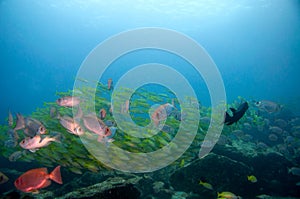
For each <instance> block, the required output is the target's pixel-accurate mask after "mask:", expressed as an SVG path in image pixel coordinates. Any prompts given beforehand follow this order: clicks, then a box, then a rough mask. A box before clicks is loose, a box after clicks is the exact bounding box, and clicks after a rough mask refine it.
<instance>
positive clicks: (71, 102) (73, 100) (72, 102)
mask: <svg viewBox="0 0 300 199" xmlns="http://www.w3.org/2000/svg"><path fill="white" fill-rule="evenodd" d="M56 103H57V105H59V106H64V107H74V106H77V105H79V103H80V99H79V98H78V97H73V96H65V97H61V98H59V99H57V100H56Z"/></svg>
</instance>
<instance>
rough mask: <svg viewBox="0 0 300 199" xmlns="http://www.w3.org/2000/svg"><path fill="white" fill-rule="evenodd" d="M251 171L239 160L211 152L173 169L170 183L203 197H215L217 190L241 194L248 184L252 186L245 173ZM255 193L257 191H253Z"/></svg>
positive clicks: (181, 189) (176, 188) (174, 186)
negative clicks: (182, 166)
mask: <svg viewBox="0 0 300 199" xmlns="http://www.w3.org/2000/svg"><path fill="white" fill-rule="evenodd" d="M251 172H252V169H251V168H250V167H248V166H247V165H245V164H243V163H241V162H237V161H235V160H232V159H230V158H228V157H225V156H221V155H216V154H213V153H211V154H209V155H207V156H206V157H205V158H203V159H198V160H196V161H194V162H193V163H192V164H190V165H189V166H187V167H184V168H181V169H179V170H177V171H175V172H174V173H173V175H172V176H171V178H170V183H171V185H172V187H173V188H174V190H176V191H184V192H186V193H190V192H192V193H196V194H198V195H200V196H201V197H203V198H215V197H216V196H217V192H222V191H224V190H230V191H232V192H234V193H236V194H237V195H242V193H244V192H245V191H246V190H247V189H248V188H249V186H252V184H250V183H249V182H248V181H247V175H249V174H250V173H251ZM200 180H203V181H205V182H208V183H210V184H211V185H212V186H213V187H214V188H215V190H214V191H211V190H208V189H206V188H204V187H203V186H201V185H199V181H200ZM255 193H258V191H256V192H253V194H255Z"/></svg>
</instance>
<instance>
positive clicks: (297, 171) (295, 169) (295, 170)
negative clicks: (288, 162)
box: [288, 167, 300, 176]
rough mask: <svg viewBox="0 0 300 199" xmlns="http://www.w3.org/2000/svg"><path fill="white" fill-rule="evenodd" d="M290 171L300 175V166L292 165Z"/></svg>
mask: <svg viewBox="0 0 300 199" xmlns="http://www.w3.org/2000/svg"><path fill="white" fill-rule="evenodd" d="M288 173H292V174H293V175H296V176H300V168H298V167H292V168H290V169H288Z"/></svg>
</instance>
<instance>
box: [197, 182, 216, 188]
mask: <svg viewBox="0 0 300 199" xmlns="http://www.w3.org/2000/svg"><path fill="white" fill-rule="evenodd" d="M199 184H200V185H202V186H203V187H205V188H206V189H209V190H214V188H213V186H212V185H211V184H209V183H208V182H203V181H201V180H200V182H199Z"/></svg>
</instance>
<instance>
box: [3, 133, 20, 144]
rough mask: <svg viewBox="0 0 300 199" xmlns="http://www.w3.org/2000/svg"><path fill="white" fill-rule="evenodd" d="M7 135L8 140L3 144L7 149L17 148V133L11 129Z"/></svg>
mask: <svg viewBox="0 0 300 199" xmlns="http://www.w3.org/2000/svg"><path fill="white" fill-rule="evenodd" d="M7 134H8V140H7V141H6V142H5V145H6V146H8V147H15V146H17V144H18V140H19V135H18V133H17V132H16V131H15V130H13V129H9V130H8V132H7Z"/></svg>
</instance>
